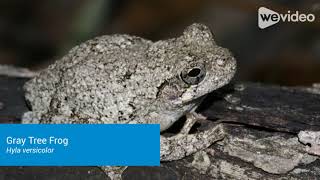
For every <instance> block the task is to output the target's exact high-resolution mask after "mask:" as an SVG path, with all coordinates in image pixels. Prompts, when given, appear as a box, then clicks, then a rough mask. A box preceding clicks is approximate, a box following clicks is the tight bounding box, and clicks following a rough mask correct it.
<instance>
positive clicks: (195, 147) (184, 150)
mask: <svg viewBox="0 0 320 180" xmlns="http://www.w3.org/2000/svg"><path fill="white" fill-rule="evenodd" d="M186 117H187V120H186V122H185V124H184V126H183V128H182V130H181V131H180V132H179V133H178V134H177V135H175V136H172V137H164V136H161V137H160V160H161V161H172V160H178V159H182V158H184V157H186V156H188V155H190V154H193V153H195V152H197V151H199V150H202V149H205V148H207V147H209V146H210V145H211V144H213V143H214V142H216V141H218V140H221V139H223V138H224V136H225V132H224V129H223V126H222V125H221V124H218V125H216V126H215V127H212V128H209V129H208V130H205V131H203V132H198V133H195V134H189V132H190V129H191V128H192V126H193V125H194V124H195V123H196V122H197V121H198V120H204V117H203V116H201V115H199V114H196V113H194V112H193V113H189V114H187V116H186Z"/></svg>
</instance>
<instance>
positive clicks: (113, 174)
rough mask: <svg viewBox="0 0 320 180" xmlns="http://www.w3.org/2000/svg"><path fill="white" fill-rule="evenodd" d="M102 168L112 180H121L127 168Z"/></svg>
mask: <svg viewBox="0 0 320 180" xmlns="http://www.w3.org/2000/svg"><path fill="white" fill-rule="evenodd" d="M100 168H101V169H102V170H103V171H104V173H105V174H106V175H107V176H108V177H109V178H110V179H111V180H121V179H122V178H121V175H122V173H123V171H124V170H126V168H127V166H100Z"/></svg>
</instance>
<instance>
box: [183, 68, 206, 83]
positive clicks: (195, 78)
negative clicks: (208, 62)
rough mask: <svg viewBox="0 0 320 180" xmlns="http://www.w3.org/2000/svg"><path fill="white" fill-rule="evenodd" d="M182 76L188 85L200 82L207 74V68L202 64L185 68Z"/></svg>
mask: <svg viewBox="0 0 320 180" xmlns="http://www.w3.org/2000/svg"><path fill="white" fill-rule="evenodd" d="M180 76H181V79H182V80H183V81H184V82H185V83H186V84H188V85H195V84H199V83H200V82H201V81H202V80H203V79H204V77H205V76H206V69H205V68H204V66H202V65H197V66H192V67H189V68H186V69H184V70H183V71H182V72H181V75H180Z"/></svg>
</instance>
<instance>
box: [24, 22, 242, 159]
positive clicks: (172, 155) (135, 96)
mask: <svg viewBox="0 0 320 180" xmlns="http://www.w3.org/2000/svg"><path fill="white" fill-rule="evenodd" d="M235 71H236V61H235V59H234V57H233V56H232V55H231V53H230V52H229V51H228V50H227V49H224V48H222V47H219V46H217V45H216V43H215V41H214V39H213V34H212V33H211V31H210V30H209V28H208V27H206V26H205V25H202V24H192V25H190V26H189V27H187V28H186V29H185V30H184V32H183V34H182V35H181V36H180V37H178V38H173V39H168V40H164V41H157V42H152V41H149V40H146V39H143V38H139V37H135V36H129V35H111V36H109V35H106V36H101V37H97V38H94V39H92V40H89V41H87V42H85V43H82V44H80V45H79V46H76V47H74V48H73V49H72V50H71V51H70V52H69V53H68V54H67V55H66V56H64V57H63V58H62V59H60V60H58V61H56V62H55V63H54V64H52V65H50V66H49V67H48V68H47V69H45V70H43V71H42V72H41V73H40V74H39V75H38V76H36V77H34V78H33V79H31V80H30V81H28V82H27V83H26V84H25V86H24V89H25V92H26V94H25V97H26V99H27V101H28V102H29V104H30V105H31V107H32V111H30V112H26V113H25V114H24V115H23V120H22V122H23V123H94V124H97V123H156V124H160V128H161V131H164V130H166V129H168V128H169V127H170V126H171V125H172V124H173V123H174V122H176V121H177V120H178V119H179V118H180V117H182V116H184V115H187V120H186V122H185V124H184V127H183V128H182V130H181V132H180V133H178V134H177V135H175V136H173V137H162V136H161V160H162V161H170V160H176V159H181V158H183V157H185V156H187V155H189V154H191V153H194V152H196V151H198V150H200V149H204V148H206V147H208V146H209V145H211V144H212V143H213V142H215V141H216V140H219V139H221V138H222V137H223V129H222V126H220V125H218V126H216V127H214V128H211V129H209V130H206V131H203V132H199V133H196V134H189V131H190V129H191V127H192V126H193V125H194V123H195V122H196V121H197V120H198V119H201V118H203V117H201V116H200V115H197V114H195V113H194V110H195V108H196V107H197V106H198V105H199V103H200V102H201V100H202V99H203V97H204V96H205V95H206V94H208V93H210V92H212V91H214V90H215V89H217V88H219V87H221V86H223V85H225V84H227V83H228V82H229V81H230V80H231V78H232V77H233V75H234V73H235Z"/></svg>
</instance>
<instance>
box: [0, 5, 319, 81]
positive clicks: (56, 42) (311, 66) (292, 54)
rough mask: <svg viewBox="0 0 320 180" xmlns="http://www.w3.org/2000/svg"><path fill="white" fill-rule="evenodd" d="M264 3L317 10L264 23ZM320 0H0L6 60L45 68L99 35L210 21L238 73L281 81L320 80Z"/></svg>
mask: <svg viewBox="0 0 320 180" xmlns="http://www.w3.org/2000/svg"><path fill="white" fill-rule="evenodd" d="M260 6H265V7H267V8H270V9H273V10H275V11H278V12H284V13H285V12H286V11H287V10H291V11H295V10H299V11H300V13H313V14H315V16H316V21H315V22H313V23H283V22H280V23H278V24H276V25H274V26H272V27H269V28H267V29H264V30H261V29H259V28H258V26H257V10H258V8H259V7H260ZM319 18H320V1H318V0H304V1H303V0H273V1H263V0H242V1H238V0H225V1H222V0H221V1H217V0H55V1H52V0H28V1H22V0H11V1H9V0H0V64H12V65H16V66H23V67H29V68H31V69H33V70H39V69H42V68H45V67H46V66H48V64H50V63H52V62H53V61H54V60H55V59H58V58H60V57H61V56H63V55H64V54H66V53H67V52H68V50H69V49H70V48H71V47H73V46H74V45H77V44H79V43H81V42H83V41H85V40H88V39H90V38H93V37H95V36H98V35H103V34H112V33H128V34H132V35H137V36H142V37H144V38H148V39H151V40H155V41H156V40H160V39H167V38H171V37H176V36H178V35H180V34H181V32H182V30H183V29H184V28H185V27H186V26H187V25H190V24H191V23H193V22H202V23H205V24H206V25H208V26H209V27H210V28H211V29H212V31H213V32H214V34H215V40H216V42H217V43H218V44H219V45H220V46H223V47H226V48H228V49H230V50H231V51H232V52H233V54H234V55H235V57H236V58H237V61H238V65H239V68H238V73H237V75H236V80H241V81H256V82H263V83H271V84H280V85H311V84H312V83H315V82H320V33H319V32H320V31H319V30H320V23H319V22H320V21H319V20H320V19H319Z"/></svg>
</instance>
